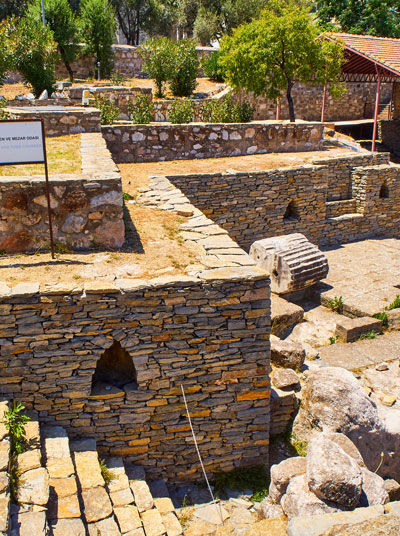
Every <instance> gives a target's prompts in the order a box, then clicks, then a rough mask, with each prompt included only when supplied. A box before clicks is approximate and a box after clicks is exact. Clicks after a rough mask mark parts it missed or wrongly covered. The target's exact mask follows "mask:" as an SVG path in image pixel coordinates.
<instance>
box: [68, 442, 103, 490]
mask: <svg viewBox="0 0 400 536" xmlns="http://www.w3.org/2000/svg"><path fill="white" fill-rule="evenodd" d="M74 461H75V467H76V474H77V477H78V479H79V483H80V485H81V488H82V489H89V488H93V487H95V486H104V479H103V477H102V476H101V470H100V465H99V458H98V455H97V451H87V452H75V453H74Z"/></svg>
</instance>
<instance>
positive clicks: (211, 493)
mask: <svg viewBox="0 0 400 536" xmlns="http://www.w3.org/2000/svg"><path fill="white" fill-rule="evenodd" d="M181 389H182V395H183V401H184V403H185V408H186V413H187V416H188V419H189V425H190V429H191V431H192V436H193V441H194V446H195V447H196V452H197V456H198V458H199V461H200V465H201V469H202V471H203V475H204V478H205V480H206V483H207V487H208V491H209V492H210V495H211V498H212V502H213V503H215V502H216V501H215V499H214V494H213V492H212V489H211V486H210V482H209V481H208V477H207V473H206V470H205V467H204V465H203V460H202V459H201V454H200V450H199V446H198V445H197V439H196V436H195V433H194V429H193V425H192V419H191V418H190V413H189V408H188V405H187V401H186V396H185V390H184V388H183V385H182V384H181ZM219 515H220V517H221V521H222V524H224V518H223V515H222V511H221V505H219Z"/></svg>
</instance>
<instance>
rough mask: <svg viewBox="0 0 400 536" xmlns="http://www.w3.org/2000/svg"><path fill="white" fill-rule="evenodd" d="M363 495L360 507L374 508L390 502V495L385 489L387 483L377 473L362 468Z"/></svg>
mask: <svg viewBox="0 0 400 536" xmlns="http://www.w3.org/2000/svg"><path fill="white" fill-rule="evenodd" d="M361 471H362V479H363V483H362V493H361V500H360V506H374V505H375V504H386V503H387V502H389V494H388V492H387V491H386V489H385V481H384V480H383V478H381V477H380V476H379V475H377V474H376V473H372V472H371V471H368V469H365V468H362V469H361Z"/></svg>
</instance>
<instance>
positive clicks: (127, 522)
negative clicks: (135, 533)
mask: <svg viewBox="0 0 400 536" xmlns="http://www.w3.org/2000/svg"><path fill="white" fill-rule="evenodd" d="M114 514H115V517H116V518H117V521H118V525H119V528H120V529H121V532H122V533H125V532H129V531H130V530H134V529H137V528H139V527H141V526H142V522H141V521H140V516H139V511H138V509H137V508H136V506H134V505H129V506H123V507H117V508H116V507H114Z"/></svg>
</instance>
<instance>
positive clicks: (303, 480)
mask: <svg viewBox="0 0 400 536" xmlns="http://www.w3.org/2000/svg"><path fill="white" fill-rule="evenodd" d="M281 506H282V508H283V511H284V513H285V515H286V516H287V517H288V518H289V519H292V518H294V517H297V516H312V515H316V514H329V513H333V512H338V511H339V507H338V505H333V504H332V503H329V502H327V501H321V499H319V498H318V497H317V496H316V495H315V493H313V492H312V491H310V489H309V487H308V483H307V477H306V475H297V476H295V477H293V478H292V479H291V480H290V482H289V485H288V487H287V490H286V493H285V495H284V496H283V497H282V499H281Z"/></svg>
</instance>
